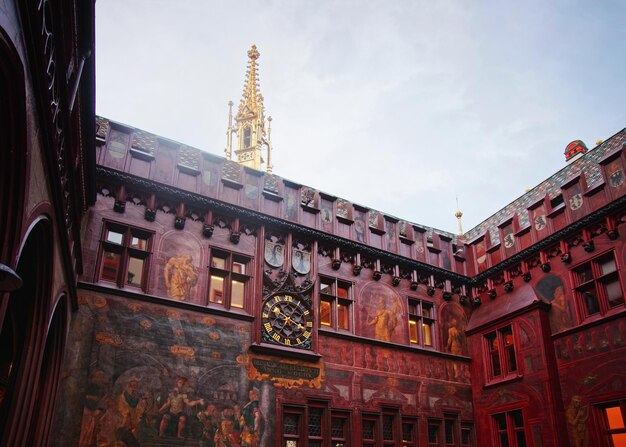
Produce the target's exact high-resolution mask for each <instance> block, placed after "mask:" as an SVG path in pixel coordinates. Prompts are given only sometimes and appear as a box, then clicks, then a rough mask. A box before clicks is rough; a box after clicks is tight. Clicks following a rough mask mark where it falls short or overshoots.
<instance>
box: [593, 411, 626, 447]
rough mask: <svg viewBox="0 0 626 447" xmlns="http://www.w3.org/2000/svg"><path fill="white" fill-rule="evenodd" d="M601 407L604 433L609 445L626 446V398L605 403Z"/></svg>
mask: <svg viewBox="0 0 626 447" xmlns="http://www.w3.org/2000/svg"><path fill="white" fill-rule="evenodd" d="M599 409H600V411H601V415H600V422H601V424H602V433H603V435H604V439H606V440H607V445H609V446H611V447H623V446H626V400H621V401H617V402H611V403H608V404H603V405H601V406H600V407H599Z"/></svg>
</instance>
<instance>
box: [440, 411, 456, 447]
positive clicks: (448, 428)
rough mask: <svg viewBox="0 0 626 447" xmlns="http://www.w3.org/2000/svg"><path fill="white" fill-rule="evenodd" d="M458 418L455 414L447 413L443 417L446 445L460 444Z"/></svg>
mask: <svg viewBox="0 0 626 447" xmlns="http://www.w3.org/2000/svg"><path fill="white" fill-rule="evenodd" d="M457 421H458V419H457V417H456V416H454V415H450V414H447V415H445V416H444V419H443V432H444V433H443V434H444V440H445V445H446V447H447V446H456V445H458V440H457V439H458V423H457Z"/></svg>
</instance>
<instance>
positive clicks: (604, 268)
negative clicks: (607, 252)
mask: <svg viewBox="0 0 626 447" xmlns="http://www.w3.org/2000/svg"><path fill="white" fill-rule="evenodd" d="M599 264H600V271H601V272H602V274H603V275H606V274H607V273H611V272H614V271H615V270H617V266H616V265H615V259H613V256H609V257H607V258H604V259H601V260H600V261H599Z"/></svg>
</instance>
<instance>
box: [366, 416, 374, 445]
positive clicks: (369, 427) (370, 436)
mask: <svg viewBox="0 0 626 447" xmlns="http://www.w3.org/2000/svg"><path fill="white" fill-rule="evenodd" d="M375 425H376V421H373V420H371V419H364V420H363V439H367V440H368V441H372V440H374V430H375Z"/></svg>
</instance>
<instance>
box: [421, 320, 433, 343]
mask: <svg viewBox="0 0 626 447" xmlns="http://www.w3.org/2000/svg"><path fill="white" fill-rule="evenodd" d="M422 329H423V330H424V346H432V345H433V334H432V323H422Z"/></svg>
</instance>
